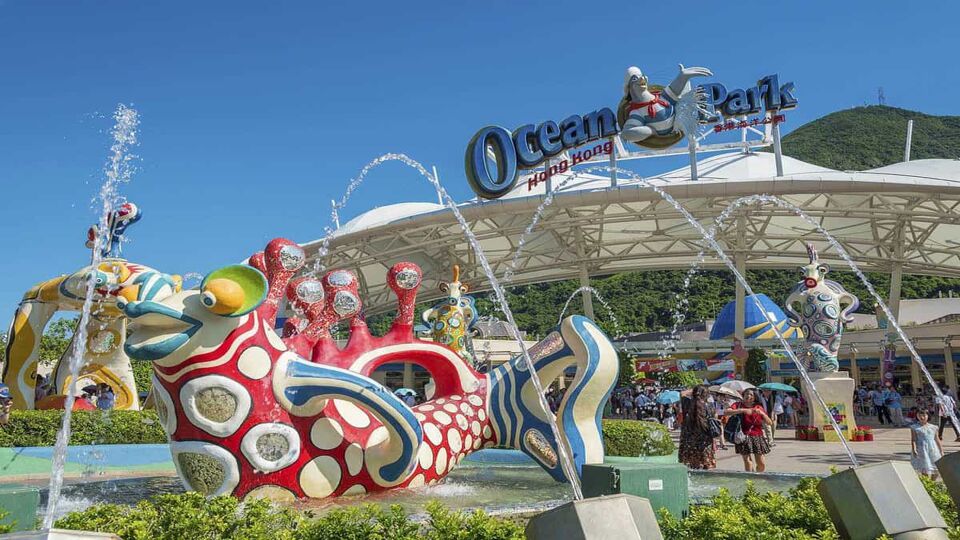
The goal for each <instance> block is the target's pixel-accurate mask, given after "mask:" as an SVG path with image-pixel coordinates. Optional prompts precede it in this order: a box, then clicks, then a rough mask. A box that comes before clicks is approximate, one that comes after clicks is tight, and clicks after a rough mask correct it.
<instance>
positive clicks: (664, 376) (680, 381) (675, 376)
mask: <svg viewBox="0 0 960 540" xmlns="http://www.w3.org/2000/svg"><path fill="white" fill-rule="evenodd" d="M658 379H659V380H660V384H662V385H663V386H664V387H666V388H693V387H694V386H696V385H698V384H702V383H703V381H702V380H701V379H700V377H697V375H696V374H695V373H693V372H692V371H666V372H663V373H661V374H660V375H659V376H658Z"/></svg>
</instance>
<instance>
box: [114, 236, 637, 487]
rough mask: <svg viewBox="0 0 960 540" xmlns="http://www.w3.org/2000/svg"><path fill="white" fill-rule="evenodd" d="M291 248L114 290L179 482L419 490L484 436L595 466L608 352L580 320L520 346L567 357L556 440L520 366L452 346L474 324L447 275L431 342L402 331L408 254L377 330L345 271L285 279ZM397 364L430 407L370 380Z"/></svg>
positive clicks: (411, 297) (407, 317)
mask: <svg viewBox="0 0 960 540" xmlns="http://www.w3.org/2000/svg"><path fill="white" fill-rule="evenodd" d="M299 253H302V250H299V248H298V246H296V245H295V244H293V243H292V242H290V241H289V240H285V239H275V240H273V241H271V242H270V244H268V245H267V247H266V249H264V251H263V252H262V253H261V254H257V255H254V256H253V257H251V258H250V259H248V260H249V262H250V265H251V266H232V267H227V268H223V269H220V270H217V271H214V272H212V273H211V274H209V275H208V276H207V277H206V278H205V279H204V280H203V282H202V283H201V286H200V288H199V290H197V289H194V290H187V291H181V292H178V293H170V290H169V287H167V289H164V290H165V291H166V292H165V293H164V294H161V295H151V294H148V291H149V290H151V289H152V288H153V285H152V284H157V285H158V286H160V284H162V283H163V282H164V281H163V280H162V279H160V278H156V279H155V278H150V279H149V280H147V281H143V282H141V283H138V286H139V287H138V288H137V289H136V291H134V290H130V291H128V292H126V293H125V294H124V295H123V298H124V301H125V302H126V305H125V306H124V307H125V309H124V313H125V315H126V316H127V317H129V318H131V319H132V320H133V321H134V322H135V325H134V330H133V332H132V333H131V335H130V336H129V338H128V339H127V342H126V345H125V350H126V351H127V353H128V354H129V355H130V356H131V357H133V358H136V359H138V360H147V361H151V362H153V367H154V386H153V389H154V393H155V402H156V403H157V412H158V415H159V417H160V421H161V423H162V425H163V427H164V429H165V430H166V432H167V434H168V436H169V438H170V451H171V454H172V457H173V463H174V465H175V466H176V468H177V472H178V473H179V475H180V477H181V479H182V480H183V481H184V484H185V487H186V488H187V489H190V490H194V491H200V492H203V493H205V494H208V495H220V494H227V493H230V494H233V495H235V496H238V497H256V498H259V497H268V498H273V499H279V500H290V499H293V498H294V497H316V498H321V497H328V496H339V495H353V494H358V493H373V492H375V491H382V490H385V489H390V488H396V487H399V488H404V487H417V486H422V485H425V484H434V483H436V482H438V481H439V480H440V479H442V478H443V477H444V476H445V475H446V474H447V473H449V472H450V470H451V469H452V468H453V466H454V465H455V464H456V463H459V462H460V461H461V460H462V459H463V458H464V457H465V456H466V455H467V454H469V453H471V452H474V451H476V450H478V449H480V448H482V447H486V446H494V445H501V446H509V447H512V448H517V449H519V450H522V451H524V452H525V453H527V454H528V455H530V456H532V457H533V458H534V459H536V460H537V461H538V463H540V464H541V465H542V466H543V467H544V468H545V469H546V470H547V471H548V472H549V473H550V474H551V475H552V476H553V477H554V478H556V479H557V480H563V479H564V478H566V476H565V474H566V473H565V472H564V471H563V470H562V469H561V468H560V467H559V466H558V461H557V458H556V456H557V452H558V451H559V450H558V449H559V448H560V445H561V444H566V445H568V447H569V448H570V449H571V453H572V455H573V456H574V460H575V466H576V467H577V469H578V471H579V469H580V467H581V466H582V465H583V464H586V463H599V462H601V461H602V459H603V438H602V432H601V429H600V421H599V415H598V408H599V407H600V406H601V405H600V404H602V403H604V402H606V400H607V397H608V396H609V394H610V391H611V390H612V388H613V386H614V383H615V382H616V379H617V376H618V366H619V361H618V359H617V355H616V351H615V350H614V349H613V346H612V344H610V342H609V340H607V339H606V338H605V337H603V335H602V333H601V331H600V330H599V329H598V328H597V327H596V325H594V324H593V323H592V322H590V321H588V320H587V319H584V318H583V317H577V316H573V317H568V318H567V319H565V320H564V322H563V323H562V324H561V325H560V326H558V327H557V329H556V330H554V331H553V332H552V333H551V335H550V337H548V338H547V339H546V340H544V342H541V344H540V345H538V346H536V347H535V348H533V349H531V355H533V356H534V357H535V358H536V359H537V373H541V377H544V378H550V377H555V376H556V374H557V373H559V372H560V371H561V370H565V369H567V368H569V367H570V366H571V365H575V366H576V370H577V376H576V377H575V378H574V384H573V385H572V386H571V388H570V392H569V394H568V399H567V400H564V404H562V405H561V409H560V410H559V411H558V412H557V418H558V419H561V421H562V422H563V427H564V429H563V435H567V438H566V440H565V441H559V440H557V438H555V437H552V436H551V435H550V433H551V431H550V429H549V426H548V425H547V423H546V419H545V417H544V416H543V412H542V410H541V409H539V407H536V406H534V407H533V408H531V407H529V406H528V405H527V404H526V403H525V401H524V399H523V396H526V395H529V392H530V391H531V388H532V387H533V386H532V385H533V383H532V382H531V381H530V376H531V375H530V372H529V371H528V370H525V369H520V368H519V367H518V364H516V363H515V362H508V363H506V364H504V365H502V366H499V367H497V368H494V369H493V371H492V372H491V373H490V374H481V373H479V372H478V371H476V370H475V369H473V367H471V366H470V365H468V364H467V362H464V360H463V358H461V357H460V356H458V355H457V353H456V351H455V350H451V349H452V348H453V347H459V348H460V349H461V350H462V349H463V348H464V346H465V345H464V342H463V341H462V339H459V338H458V339H454V338H453V337H452V336H454V334H452V333H449V332H453V331H459V332H461V334H457V335H459V336H460V338H462V331H463V329H464V327H465V326H466V325H467V323H468V321H472V320H475V315H474V310H473V304H472V299H471V298H470V297H469V296H463V295H462V294H461V293H462V292H463V290H465V286H463V285H461V284H460V283H459V275H458V273H456V272H455V274H454V277H455V280H454V281H453V282H450V283H447V291H448V293H449V294H450V295H451V296H452V299H453V301H454V302H453V304H452V305H451V304H448V303H447V302H443V303H442V305H441V306H440V307H439V308H437V311H436V315H437V319H436V320H435V322H436V325H437V328H439V329H440V330H441V331H443V332H446V333H449V334H444V336H443V337H444V338H445V339H443V340H440V341H439V342H438V343H431V342H428V341H424V340H421V339H419V338H417V337H415V336H414V334H413V326H414V325H413V323H414V307H415V306H416V293H417V289H418V287H419V286H420V284H421V283H422V280H423V274H422V273H421V270H420V268H419V267H417V265H415V264H413V263H409V262H400V263H397V264H395V265H393V267H392V268H390V270H389V272H388V273H387V284H388V285H389V287H390V289H391V290H392V291H393V292H394V293H395V294H396V296H397V313H398V315H397V317H396V319H395V320H394V322H393V324H392V326H391V328H390V330H388V331H387V333H386V334H384V335H383V336H374V335H373V334H371V333H370V331H369V329H368V328H367V326H366V323H365V322H364V321H363V315H362V309H363V304H362V302H361V299H360V295H359V291H358V287H359V284H360V280H359V279H358V276H357V275H356V274H354V273H353V272H352V271H349V270H345V269H339V270H333V271H331V272H329V273H327V274H326V275H325V276H323V277H322V278H313V277H303V278H297V279H295V278H293V276H294V274H295V273H296V272H297V271H298V270H300V268H302V264H303V258H302V257H299V256H297V255H298V254H299ZM291 280H292V281H291ZM170 281H171V282H172V280H170ZM284 294H286V296H287V299H288V301H290V302H291V305H292V307H294V308H295V309H297V311H298V317H301V321H300V322H299V323H297V324H290V325H289V326H290V328H289V332H288V335H287V337H285V338H281V337H280V336H278V335H277V333H276V332H275V330H274V328H276V326H277V322H278V321H277V315H278V312H279V307H280V301H281V299H282V297H283V296H284ZM128 298H129V301H127V299H128ZM428 316H429V314H428ZM304 319H305V323H306V324H303V323H304ZM339 321H344V322H346V323H347V324H348V325H349V328H350V336H349V339H348V340H347V343H346V344H344V345H341V344H339V343H337V341H335V340H334V338H333V336H332V335H331V328H332V327H333V326H334V325H336V324H337V323H338V322H339ZM287 322H288V323H289V322H290V320H288V321H287ZM401 359H402V360H403V361H405V362H411V363H414V364H417V365H420V366H421V367H423V368H424V369H426V370H427V371H429V372H430V374H431V377H432V378H433V379H432V380H433V382H432V384H431V385H430V389H425V393H426V395H428V396H431V397H428V400H431V401H427V402H426V403H424V404H422V405H419V406H413V407H411V406H409V405H407V404H406V403H405V402H404V401H403V400H401V399H400V398H399V397H398V396H396V395H395V394H394V393H393V392H391V391H390V390H389V389H388V388H386V387H385V386H383V385H382V384H381V383H379V382H377V381H376V380H373V379H372V378H371V375H372V373H373V372H374V370H376V369H377V368H378V367H379V366H383V365H385V363H388V362H395V361H398V360H401Z"/></svg>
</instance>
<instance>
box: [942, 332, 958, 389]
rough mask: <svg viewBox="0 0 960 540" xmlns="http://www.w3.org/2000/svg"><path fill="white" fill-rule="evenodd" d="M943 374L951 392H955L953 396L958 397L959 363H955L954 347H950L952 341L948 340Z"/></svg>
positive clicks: (944, 354)
mask: <svg viewBox="0 0 960 540" xmlns="http://www.w3.org/2000/svg"><path fill="white" fill-rule="evenodd" d="M943 361H944V362H945V363H944V365H943V374H944V376H945V378H946V383H947V386H949V387H950V390H951V391H952V392H953V395H957V384H958V382H957V363H956V362H954V361H953V347H951V346H950V340H949V339H948V340H947V341H945V342H944V343H943Z"/></svg>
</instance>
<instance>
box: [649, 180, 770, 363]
mask: <svg viewBox="0 0 960 540" xmlns="http://www.w3.org/2000/svg"><path fill="white" fill-rule="evenodd" d="M760 197H762V196H761V195H748V196H746V197H740V198H739V199H737V200H735V201H733V202H732V203H730V204H729V205H727V207H726V208H724V209H723V212H721V213H720V215H718V216H717V218H716V219H715V220H714V222H713V225H711V226H710V228H709V229H708V230H707V235H708V236H709V237H710V238H715V237H716V234H717V231H718V230H720V229H722V228H723V224H724V223H725V222H726V221H727V220H728V219H730V216H731V215H733V213H734V212H735V211H736V210H738V209H739V208H741V207H743V206H746V205H749V204H753V203H758V202H760ZM706 252H707V248H705V247H701V248H700V251H698V252H697V256H696V257H695V258H694V260H693V262H691V263H690V268H689V269H688V270H687V274H686V275H685V276H684V278H683V285H681V287H680V290H679V291H677V293H676V294H675V295H674V299H675V300H674V307H673V326H672V327H671V328H670V333H669V334H667V336H666V337H664V338H663V339H662V340H661V341H660V343H659V345H660V347H659V350H658V351H657V356H659V357H660V358H665V357H666V356H667V354H668V353H669V352H670V351H672V350H676V346H677V343H678V342H679V341H680V338H679V336H678V332H679V331H680V326H681V325H682V324H683V322H684V321H685V320H686V307H687V306H688V305H689V304H690V300H689V298H688V297H687V291H688V290H689V289H690V284H691V283H692V282H693V278H694V276H696V275H697V272H699V271H700V265H702V264H703V261H704V260H705V259H706Z"/></svg>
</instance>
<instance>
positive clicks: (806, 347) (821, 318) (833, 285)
mask: <svg viewBox="0 0 960 540" xmlns="http://www.w3.org/2000/svg"><path fill="white" fill-rule="evenodd" d="M807 255H808V256H809V257H810V264H808V265H806V266H801V267H800V277H801V281H800V283H797V285H796V287H794V288H793V291H791V292H790V296H788V297H787V303H786V306H785V307H786V309H785V311H786V312H787V317H788V318H789V320H790V325H791V326H798V327H800V330H801V332H803V337H804V341H803V347H802V350H801V360H806V361H807V362H808V363H810V364H812V365H813V368H814V369H815V370H816V371H823V372H835V371H837V370H838V369H839V368H840V363H839V361H838V360H837V353H839V351H840V339H841V336H842V334H843V325H844V324H846V323H849V322H852V321H853V317H852V316H851V315H850V314H851V313H853V312H854V311H856V310H857V308H859V307H860V300H858V299H857V297H856V296H854V295H852V294H850V293H849V292H847V291H846V290H845V289H844V288H843V285H840V284H839V283H837V282H836V281H831V280H829V279H826V275H827V273H828V272H829V271H830V267H829V266H827V265H826V264H823V263H821V262H820V258H819V257H818V256H817V249H816V248H815V247H813V245H811V244H807Z"/></svg>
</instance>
